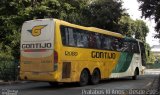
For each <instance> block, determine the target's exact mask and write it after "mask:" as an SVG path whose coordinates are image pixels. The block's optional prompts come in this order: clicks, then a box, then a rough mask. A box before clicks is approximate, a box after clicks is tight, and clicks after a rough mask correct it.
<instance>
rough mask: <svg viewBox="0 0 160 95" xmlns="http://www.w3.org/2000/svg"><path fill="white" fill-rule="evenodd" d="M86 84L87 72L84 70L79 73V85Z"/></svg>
mask: <svg viewBox="0 0 160 95" xmlns="http://www.w3.org/2000/svg"><path fill="white" fill-rule="evenodd" d="M87 83H88V72H87V71H86V70H84V71H83V72H82V73H81V77H80V84H81V85H86V84H87Z"/></svg>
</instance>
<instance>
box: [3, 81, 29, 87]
mask: <svg viewBox="0 0 160 95" xmlns="http://www.w3.org/2000/svg"><path fill="white" fill-rule="evenodd" d="M25 83H32V81H9V82H3V81H0V86H1V85H12V84H25Z"/></svg>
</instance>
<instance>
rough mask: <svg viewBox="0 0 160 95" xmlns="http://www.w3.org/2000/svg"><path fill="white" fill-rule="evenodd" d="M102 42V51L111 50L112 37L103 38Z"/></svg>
mask: <svg viewBox="0 0 160 95" xmlns="http://www.w3.org/2000/svg"><path fill="white" fill-rule="evenodd" d="M101 42H102V49H105V50H110V49H111V45H112V44H111V42H112V41H111V37H109V36H104V35H103V36H102V38H101Z"/></svg>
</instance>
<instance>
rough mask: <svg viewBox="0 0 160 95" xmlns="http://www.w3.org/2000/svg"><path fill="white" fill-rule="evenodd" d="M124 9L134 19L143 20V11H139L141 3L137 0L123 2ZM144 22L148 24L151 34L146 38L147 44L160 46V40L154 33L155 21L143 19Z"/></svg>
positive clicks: (124, 0)
mask: <svg viewBox="0 0 160 95" xmlns="http://www.w3.org/2000/svg"><path fill="white" fill-rule="evenodd" d="M122 1H123V2H124V3H123V7H124V8H126V9H127V12H128V13H129V15H130V16H131V18H132V19H134V20H136V19H142V18H141V11H140V10H139V9H138V8H139V3H138V2H137V0H122ZM142 20H144V22H146V24H147V26H148V27H149V33H148V34H147V37H146V42H147V43H148V44H149V45H150V46H153V45H159V44H160V43H159V40H158V39H155V38H154V35H155V34H156V32H155V31H154V27H155V23H154V20H151V19H144V18H143V19H142Z"/></svg>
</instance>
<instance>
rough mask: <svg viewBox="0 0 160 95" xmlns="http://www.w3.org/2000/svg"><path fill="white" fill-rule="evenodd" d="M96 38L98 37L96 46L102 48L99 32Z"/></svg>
mask: <svg viewBox="0 0 160 95" xmlns="http://www.w3.org/2000/svg"><path fill="white" fill-rule="evenodd" d="M95 38H96V47H97V48H98V49H100V48H101V35H100V34H99V33H95Z"/></svg>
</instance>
